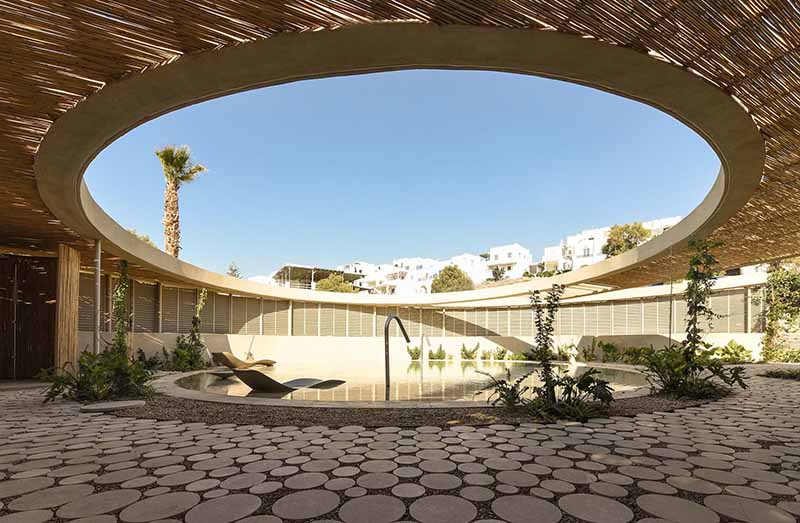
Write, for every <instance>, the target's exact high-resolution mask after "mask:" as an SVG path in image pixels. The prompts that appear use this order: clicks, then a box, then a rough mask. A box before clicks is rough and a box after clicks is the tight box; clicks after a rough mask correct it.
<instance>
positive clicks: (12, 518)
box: [0, 510, 53, 523]
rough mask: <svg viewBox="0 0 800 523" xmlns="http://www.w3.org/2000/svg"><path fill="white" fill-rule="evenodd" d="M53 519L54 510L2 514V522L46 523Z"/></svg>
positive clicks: (0, 519) (0, 521)
mask: <svg viewBox="0 0 800 523" xmlns="http://www.w3.org/2000/svg"><path fill="white" fill-rule="evenodd" d="M52 519H53V511H52V510H29V511H27V512H17V513H16V514H9V515H7V516H0V523H45V522H47V521H50V520H52Z"/></svg>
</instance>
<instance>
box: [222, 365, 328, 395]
mask: <svg viewBox="0 0 800 523" xmlns="http://www.w3.org/2000/svg"><path fill="white" fill-rule="evenodd" d="M233 373H234V374H236V377H237V378H239V379H240V380H242V381H243V382H244V384H245V385H247V386H248V387H250V388H251V389H253V390H255V391H258V392H283V393H288V392H294V391H296V390H299V389H332V388H334V387H338V386H339V385H341V384H343V383H344V381H342V380H319V379H316V378H299V379H296V380H290V381H287V382H285V383H281V382H280V381H277V380H274V379H273V378H271V377H270V376H267V375H266V374H265V373H264V371H262V370H259V369H233Z"/></svg>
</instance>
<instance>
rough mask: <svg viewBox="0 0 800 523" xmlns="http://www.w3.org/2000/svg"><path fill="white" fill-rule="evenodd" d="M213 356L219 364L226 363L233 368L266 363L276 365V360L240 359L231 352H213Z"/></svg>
mask: <svg viewBox="0 0 800 523" xmlns="http://www.w3.org/2000/svg"><path fill="white" fill-rule="evenodd" d="M211 358H212V359H213V360H214V363H216V364H218V365H224V366H226V367H228V368H229V369H231V370H234V369H249V368H251V367H255V366H258V365H264V366H267V367H272V366H273V365H275V361H274V360H258V361H253V362H250V361H244V360H240V359H239V358H237V357H236V356H234V355H233V354H231V353H230V352H212V353H211Z"/></svg>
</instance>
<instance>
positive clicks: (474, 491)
mask: <svg viewBox="0 0 800 523" xmlns="http://www.w3.org/2000/svg"><path fill="white" fill-rule="evenodd" d="M458 495H459V496H461V497H462V498H464V499H468V500H470V501H489V500H490V499H492V498H494V492H492V491H491V490H490V489H488V488H486V487H464V488H462V489H461V491H460V492H459V493H458Z"/></svg>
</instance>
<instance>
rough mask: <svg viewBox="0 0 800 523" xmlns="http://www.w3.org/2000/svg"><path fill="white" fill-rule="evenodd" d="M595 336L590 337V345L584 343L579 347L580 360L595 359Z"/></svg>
mask: <svg viewBox="0 0 800 523" xmlns="http://www.w3.org/2000/svg"><path fill="white" fill-rule="evenodd" d="M596 339H597V338H592V343H591V345H584V346H583V348H582V349H581V360H583V361H595V360H596V359H597V355H596V353H595V348H596V346H597V342H596Z"/></svg>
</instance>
